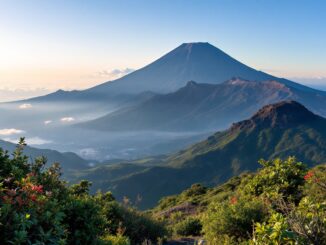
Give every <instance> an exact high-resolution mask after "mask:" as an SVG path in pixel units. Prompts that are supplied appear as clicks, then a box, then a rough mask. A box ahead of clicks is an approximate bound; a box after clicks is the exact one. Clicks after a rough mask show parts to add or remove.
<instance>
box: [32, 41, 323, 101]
mask: <svg viewBox="0 0 326 245" xmlns="http://www.w3.org/2000/svg"><path fill="white" fill-rule="evenodd" d="M232 77H242V78H244V79H247V80H251V81H266V80H276V81H278V82H280V83H282V84H286V85H288V86H290V87H293V88H297V89H299V90H303V91H310V92H314V91H318V90H314V89H311V88H308V87H306V86H303V85H300V84H298V83H295V82H292V81H289V80H286V79H282V78H277V77H274V76H271V75H269V74H267V73H264V72H261V71H257V70H255V69H253V68H251V67H249V66H246V65H244V64H242V63H241V62H239V61H237V60H236V59H234V58H232V57H231V56H229V55H228V54H226V53H224V52H223V51H222V50H220V49H218V48H216V47H214V46H213V45H211V44H209V43H203V42H198V43H184V44H182V45H180V46H178V47H177V48H175V49H173V50H172V51H170V52H169V53H167V54H165V55H163V56H162V57H160V58H159V59H157V60H156V61H154V62H152V63H150V64H148V65H146V66H145V67H143V68H141V69H139V70H136V71H134V72H132V73H130V74H128V75H126V76H124V77H122V78H119V79H117V80H114V81H109V82H105V83H102V84H100V85H97V86H95V87H92V88H89V89H86V90H82V91H71V92H67V91H62V90H59V91H57V92H55V93H52V94H49V95H46V96H42V97H37V98H33V99H32V100H28V101H43V102H45V101H48V100H49V101H60V100H63V101H96V100H101V101H109V102H110V103H120V102H123V101H125V100H126V99H127V98H128V96H130V95H131V94H139V93H141V92H146V91H151V92H156V93H170V92H174V91H176V90H178V89H180V88H181V87H183V86H185V85H186V83H187V81H191V80H192V81H197V82H198V83H209V84H220V83H222V82H224V81H226V80H229V79H231V78H232ZM319 92H320V93H324V92H322V91H319ZM122 95H123V97H121V96H122ZM125 96H126V98H124V97H125Z"/></svg>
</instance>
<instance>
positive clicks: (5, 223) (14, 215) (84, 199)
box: [0, 139, 166, 245]
mask: <svg viewBox="0 0 326 245" xmlns="http://www.w3.org/2000/svg"><path fill="white" fill-rule="evenodd" d="M24 147H25V143H24V140H23V139H22V140H21V142H20V143H19V145H18V147H17V149H16V151H15V152H14V154H13V156H12V157H10V155H9V154H8V152H6V151H3V150H0V170H1V172H0V240H1V244H100V245H101V244H104V245H128V244H141V243H142V242H143V241H144V240H151V241H153V242H155V241H156V240H157V239H158V238H163V237H164V236H165V234H166V231H165V228H164V226H163V225H162V224H161V223H160V222H158V221H155V220H154V219H152V218H151V217H150V216H149V215H147V214H144V213H140V212H139V211H137V210H135V209H133V208H131V207H127V206H125V205H122V204H119V203H118V202H116V201H115V199H114V197H113V196H112V194H111V193H110V192H108V193H97V194H96V195H90V194H89V188H90V186H91V184H90V183H89V182H88V181H81V182H80V183H79V184H75V185H73V186H71V187H68V186H67V184H66V183H65V182H63V181H62V180H61V179H60V175H61V173H60V167H59V165H58V164H54V165H52V166H51V167H49V168H47V169H45V163H46V159H45V158H42V157H41V158H38V159H36V160H35V162H32V163H30V162H28V157H26V156H24V155H23V148H24Z"/></svg>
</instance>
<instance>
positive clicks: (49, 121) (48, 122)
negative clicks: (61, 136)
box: [44, 120, 52, 125]
mask: <svg viewBox="0 0 326 245" xmlns="http://www.w3.org/2000/svg"><path fill="white" fill-rule="evenodd" d="M50 123H52V120H46V121H44V124H45V125H48V124H50Z"/></svg>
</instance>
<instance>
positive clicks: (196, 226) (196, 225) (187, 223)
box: [174, 217, 202, 236]
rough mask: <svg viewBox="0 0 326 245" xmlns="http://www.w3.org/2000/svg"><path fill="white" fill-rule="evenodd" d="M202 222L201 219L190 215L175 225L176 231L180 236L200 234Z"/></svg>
mask: <svg viewBox="0 0 326 245" xmlns="http://www.w3.org/2000/svg"><path fill="white" fill-rule="evenodd" d="M201 230H202V224H201V222H200V220H199V219H197V218H192V217H189V218H187V219H185V220H184V221H181V222H179V223H178V224H176V225H175V226H174V231H175V233H176V234H177V235H180V236H199V235H200V234H201Z"/></svg>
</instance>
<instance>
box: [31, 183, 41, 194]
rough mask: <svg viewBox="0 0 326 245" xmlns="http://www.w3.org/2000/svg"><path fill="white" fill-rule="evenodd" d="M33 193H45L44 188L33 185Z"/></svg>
mask: <svg viewBox="0 0 326 245" xmlns="http://www.w3.org/2000/svg"><path fill="white" fill-rule="evenodd" d="M32 191H36V192H38V193H42V192H43V186H42V185H33V186H32Z"/></svg>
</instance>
